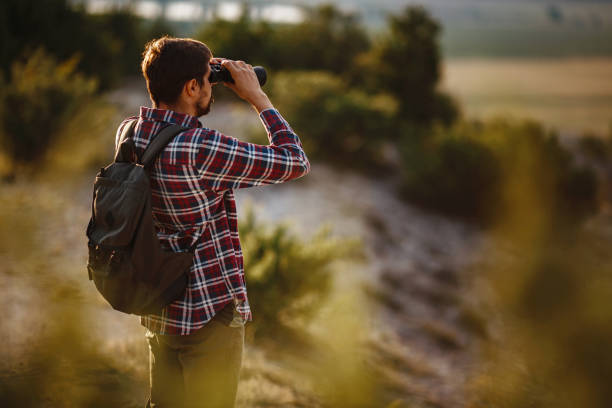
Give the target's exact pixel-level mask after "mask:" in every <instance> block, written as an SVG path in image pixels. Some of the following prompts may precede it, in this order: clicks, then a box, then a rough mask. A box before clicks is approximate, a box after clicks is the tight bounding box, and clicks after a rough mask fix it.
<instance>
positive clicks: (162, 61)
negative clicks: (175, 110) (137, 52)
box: [141, 36, 212, 106]
mask: <svg viewBox="0 0 612 408" xmlns="http://www.w3.org/2000/svg"><path fill="white" fill-rule="evenodd" d="M211 57H212V54H211V52H210V50H209V49H208V47H207V46H206V45H205V44H204V43H202V42H200V41H196V40H192V39H191V38H174V37H168V36H164V37H161V38H158V39H156V40H152V41H149V42H148V43H147V44H146V45H145V50H144V52H143V53H142V64H141V68H142V74H143V75H144V77H145V79H146V81H147V89H148V90H149V96H150V97H151V100H152V101H153V104H154V105H155V106H157V105H158V104H159V103H160V102H164V103H169V104H172V103H175V102H176V101H177V99H178V97H179V95H180V94H181V90H182V89H183V85H185V82H187V81H189V80H191V79H194V78H195V79H196V81H198V84H200V85H202V79H203V78H204V75H205V74H206V72H208V65H209V62H210V58H211Z"/></svg>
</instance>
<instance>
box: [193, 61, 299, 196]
mask: <svg viewBox="0 0 612 408" xmlns="http://www.w3.org/2000/svg"><path fill="white" fill-rule="evenodd" d="M221 63H222V64H223V65H224V66H225V67H226V68H227V69H228V70H229V71H230V73H231V74H232V78H233V79H234V82H235V83H234V84H226V86H227V87H229V88H231V89H232V90H234V92H236V94H237V95H238V96H240V97H241V98H243V99H245V100H246V101H247V102H249V103H250V104H251V106H252V107H253V108H254V109H255V110H256V111H257V112H259V117H260V119H261V121H262V123H263V125H264V127H265V128H266V132H267V134H268V140H269V141H270V144H269V145H267V146H263V145H257V144H253V143H247V142H243V141H240V140H238V139H236V138H233V137H230V136H225V135H223V134H221V133H219V132H214V134H213V135H209V137H206V138H205V140H204V142H203V143H202V145H201V146H200V148H199V150H198V157H197V163H198V171H199V175H200V183H201V185H202V187H203V188H207V189H211V190H225V189H236V188H245V187H252V186H257V185H261V184H276V183H281V182H283V181H288V180H292V179H295V178H298V177H302V176H304V175H305V174H307V173H308V172H309V171H310V163H309V161H308V158H307V157H306V153H304V150H303V149H302V144H301V142H300V139H299V137H298V136H297V135H296V134H295V132H294V131H293V129H291V127H290V126H289V124H288V123H287V121H286V120H285V119H284V118H283V117H282V116H281V114H280V113H279V112H278V111H277V110H276V109H274V106H273V105H272V103H271V102H270V100H269V99H268V96H267V95H266V94H265V92H264V91H263V90H262V89H261V87H260V86H259V82H258V81H257V76H256V75H255V72H254V71H253V67H251V66H250V65H248V64H245V63H244V62H242V61H229V60H221Z"/></svg>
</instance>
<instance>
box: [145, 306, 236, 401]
mask: <svg viewBox="0 0 612 408" xmlns="http://www.w3.org/2000/svg"><path fill="white" fill-rule="evenodd" d="M236 314H237V312H234V316H235V315H236ZM238 316H239V315H238ZM146 337H147V340H148V342H149V350H150V352H149V359H150V360H149V361H150V367H149V368H150V384H151V396H150V398H149V401H148V402H147V407H150V408H196V407H197V408H200V407H202V408H204V407H206V408H231V407H234V403H235V400H236V390H237V388H238V380H239V377H240V367H241V366H242V351H243V348H244V324H243V322H242V321H241V319H240V318H239V317H238V318H234V319H233V320H232V321H231V322H228V321H225V320H223V319H222V318H217V316H215V317H214V318H213V319H212V320H211V321H209V322H208V323H207V324H206V325H205V326H204V327H202V328H201V329H199V330H197V331H195V332H193V333H192V334H190V335H188V336H168V335H160V334H155V333H152V332H151V331H149V330H147V332H146Z"/></svg>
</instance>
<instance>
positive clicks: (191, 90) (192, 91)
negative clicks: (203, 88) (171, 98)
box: [183, 78, 200, 98]
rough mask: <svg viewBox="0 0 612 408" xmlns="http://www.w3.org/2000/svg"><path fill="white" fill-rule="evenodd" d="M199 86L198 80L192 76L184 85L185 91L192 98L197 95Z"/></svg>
mask: <svg viewBox="0 0 612 408" xmlns="http://www.w3.org/2000/svg"><path fill="white" fill-rule="evenodd" d="M199 88H200V85H199V84H198V81H196V80H195V78H191V79H190V80H189V81H187V82H185V85H183V92H185V95H186V96H188V97H189V98H192V97H194V96H195V95H197V92H198V90H199Z"/></svg>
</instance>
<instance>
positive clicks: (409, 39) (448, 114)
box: [353, 7, 458, 125]
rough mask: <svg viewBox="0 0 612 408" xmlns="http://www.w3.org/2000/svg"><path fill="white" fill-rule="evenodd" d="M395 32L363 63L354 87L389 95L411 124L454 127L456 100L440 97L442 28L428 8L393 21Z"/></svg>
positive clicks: (406, 12)
mask: <svg viewBox="0 0 612 408" xmlns="http://www.w3.org/2000/svg"><path fill="white" fill-rule="evenodd" d="M388 25H389V32H388V33H387V34H386V35H384V36H382V37H381V38H380V39H379V40H378V42H377V43H375V45H374V46H373V47H372V48H371V49H370V51H369V52H368V53H367V54H363V55H361V56H360V57H359V59H358V67H359V68H358V71H356V72H355V77H354V79H353V82H354V83H355V84H356V85H359V84H363V86H364V87H365V88H366V89H367V90H368V91H370V92H386V93H389V94H390V95H393V96H394V97H395V99H396V100H397V101H398V103H399V112H398V113H399V115H401V119H402V120H404V121H407V122H411V123H415V124H419V125H430V124H431V123H432V122H434V121H435V120H438V121H440V122H442V123H444V124H446V125H449V124H451V123H452V122H453V121H454V120H455V119H456V118H457V116H458V109H457V107H456V106H455V103H454V102H453V101H452V99H451V98H450V97H449V96H448V95H445V94H443V93H440V92H438V91H436V86H437V83H438V81H439V80H440V61H441V57H440V51H439V45H438V36H439V33H440V29H441V28H440V25H439V23H438V22H437V21H435V20H434V19H432V18H431V16H430V15H429V13H428V12H427V11H426V10H425V9H424V8H423V7H406V8H405V9H404V11H403V13H402V14H399V15H397V16H393V15H391V16H389V18H388Z"/></svg>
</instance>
